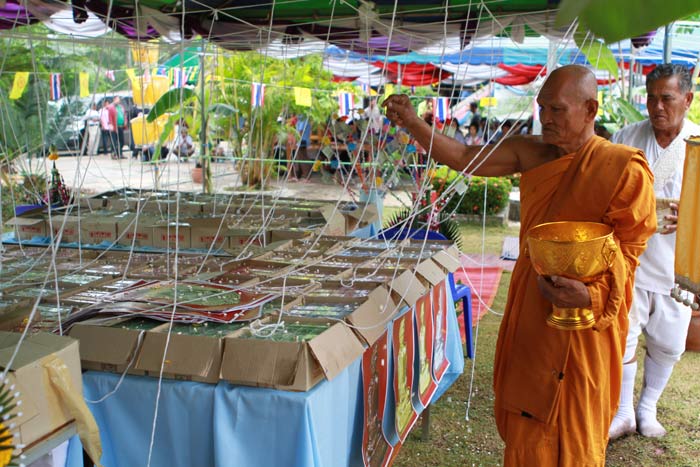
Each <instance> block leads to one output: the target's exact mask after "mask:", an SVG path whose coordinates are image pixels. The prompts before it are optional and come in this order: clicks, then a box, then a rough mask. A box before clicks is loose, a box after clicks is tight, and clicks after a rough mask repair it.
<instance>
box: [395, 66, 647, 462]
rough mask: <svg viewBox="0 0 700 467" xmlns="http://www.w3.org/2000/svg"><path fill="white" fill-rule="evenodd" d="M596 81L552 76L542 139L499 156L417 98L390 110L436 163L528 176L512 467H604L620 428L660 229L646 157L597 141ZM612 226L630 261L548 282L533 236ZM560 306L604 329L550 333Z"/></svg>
mask: <svg viewBox="0 0 700 467" xmlns="http://www.w3.org/2000/svg"><path fill="white" fill-rule="evenodd" d="M596 95H597V85H596V80H595V76H594V75H593V74H592V73H591V72H590V71H589V70H588V69H586V68H585V67H581V66H577V65H569V66H565V67H562V68H559V69H557V70H555V71H554V72H552V73H551V75H550V76H549V77H548V78H547V81H546V82H545V84H544V85H543V87H542V90H541V91H540V94H539V96H538V98H537V102H538V104H539V106H540V121H541V123H542V136H541V137H538V136H514V137H510V138H507V139H505V140H503V141H502V142H501V144H499V145H498V146H493V145H487V146H484V147H482V146H463V145H461V144H459V143H458V142H456V141H455V140H452V139H450V138H448V137H446V136H443V135H439V134H434V135H433V134H432V129H431V128H429V127H428V126H427V125H424V124H422V123H421V120H420V119H419V118H417V116H415V112H414V111H413V109H412V106H411V104H410V101H409V100H408V97H407V96H404V95H401V96H397V95H395V96H390V97H389V98H387V100H386V101H385V103H384V105H385V106H386V108H387V116H388V117H389V119H391V120H392V121H393V122H394V123H396V124H398V125H401V126H404V127H406V129H407V130H408V131H410V132H411V133H412V134H413V136H414V137H415V138H416V139H417V140H418V141H419V142H420V143H421V144H423V145H424V146H425V147H430V148H431V155H432V157H433V158H434V159H435V160H437V161H438V162H442V163H444V164H447V165H449V166H450V167H452V168H454V169H456V170H464V169H465V168H466V169H467V170H468V171H469V172H471V173H474V174H476V175H482V176H502V175H508V174H512V173H516V172H520V173H522V178H521V184H520V190H521V242H520V245H521V253H520V257H519V259H518V261H517V263H516V266H515V270H514V271H513V276H512V278H511V284H510V289H509V291H508V302H507V304H506V310H505V315H504V317H503V320H502V322H501V327H500V330H499V336H498V343H497V347H496V362H495V368H494V391H495V395H496V401H495V415H496V423H497V426H498V430H499V433H500V435H501V437H502V438H503V440H504V441H505V444H506V448H505V453H504V465H505V466H506V467H513V466H524V467H530V466H538V467H548V466H577V467H583V466H591V467H592V466H601V467H602V466H604V465H605V448H606V445H607V436H608V427H609V426H610V421H611V420H612V417H613V416H614V414H615V411H616V410H617V404H618V396H619V393H620V386H621V381H622V356H623V354H624V349H625V336H626V334H627V314H628V311H629V306H630V303H631V298H632V287H633V283H634V271H635V268H636V267H637V264H638V260H637V258H638V257H639V255H640V254H641V253H642V252H643V251H644V248H645V247H646V241H647V239H648V238H649V237H650V236H651V235H652V234H653V233H654V230H655V228H656V215H655V212H654V211H655V199H654V192H653V176H652V174H651V171H650V170H649V167H648V166H647V163H646V161H645V159H644V157H643V154H642V153H641V152H640V151H639V150H637V149H634V148H631V147H628V146H623V145H616V144H612V143H609V142H608V141H607V140H605V139H603V138H600V137H598V136H595V133H594V121H595V116H596V113H597V111H598V102H597V100H596ZM562 220H571V221H592V222H603V223H605V224H608V225H611V226H612V227H613V229H614V235H615V240H616V242H617V244H618V246H619V247H620V252H619V253H621V254H619V253H618V254H617V255H616V257H615V261H614V263H613V266H612V267H611V268H610V270H609V271H608V272H607V273H606V274H605V275H603V276H602V277H601V278H600V279H599V280H597V281H596V282H593V283H591V284H588V285H586V284H584V283H582V282H580V281H576V280H571V279H567V278H563V277H557V276H552V277H542V276H538V275H537V273H536V272H535V271H534V269H533V268H532V264H531V263H530V259H529V258H528V256H527V253H526V251H525V249H524V247H525V243H526V242H525V238H524V237H525V234H526V233H527V231H528V230H529V229H530V228H531V227H534V226H535V225H537V224H541V223H543V222H552V221H562ZM552 304H553V305H556V306H559V307H570V308H591V309H593V312H594V315H595V317H596V323H595V326H594V327H593V328H592V329H584V330H578V331H562V330H558V329H555V328H552V327H549V326H548V325H547V324H546V318H547V315H548V314H549V313H550V312H551V309H552Z"/></svg>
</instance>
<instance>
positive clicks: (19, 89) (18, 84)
mask: <svg viewBox="0 0 700 467" xmlns="http://www.w3.org/2000/svg"><path fill="white" fill-rule="evenodd" d="M28 82H29V72H28V71H18V72H17V73H15V80H14V82H13V83H12V90H11V91H10V99H19V98H20V97H22V94H23V93H24V89H25V88H26V87H27V83H28Z"/></svg>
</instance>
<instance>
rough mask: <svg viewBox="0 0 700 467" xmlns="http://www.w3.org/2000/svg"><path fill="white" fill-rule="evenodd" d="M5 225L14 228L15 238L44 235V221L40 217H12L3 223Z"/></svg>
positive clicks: (24, 238)
mask: <svg viewBox="0 0 700 467" xmlns="http://www.w3.org/2000/svg"><path fill="white" fill-rule="evenodd" d="M5 226H7V227H10V228H11V229H12V230H14V232H15V238H16V239H17V240H19V241H27V240H31V239H32V237H36V236H40V237H45V236H46V230H47V229H46V222H45V221H44V219H42V218H31V217H13V218H12V219H10V220H9V221H7V222H6V223H5Z"/></svg>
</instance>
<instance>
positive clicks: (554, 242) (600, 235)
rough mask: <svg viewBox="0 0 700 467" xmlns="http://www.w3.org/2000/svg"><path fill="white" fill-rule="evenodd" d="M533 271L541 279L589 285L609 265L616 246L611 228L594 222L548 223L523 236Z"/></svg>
mask: <svg viewBox="0 0 700 467" xmlns="http://www.w3.org/2000/svg"><path fill="white" fill-rule="evenodd" d="M527 246H528V252H529V255H530V261H531V262H532V265H533V267H534V268H535V271H537V273H538V274H540V275H542V276H564V277H568V278H569V279H576V280H580V281H582V282H591V281H592V280H594V279H595V278H596V277H597V276H599V275H600V274H602V273H603V272H605V271H606V270H607V269H608V268H609V267H610V264H611V263H612V260H613V257H614V254H615V250H616V249H617V248H616V245H615V241H614V240H613V229H612V227H611V226H609V225H606V224H600V223H597V222H573V221H564V222H549V223H546V224H540V225H537V226H535V227H533V228H532V229H530V230H529V231H528V233H527Z"/></svg>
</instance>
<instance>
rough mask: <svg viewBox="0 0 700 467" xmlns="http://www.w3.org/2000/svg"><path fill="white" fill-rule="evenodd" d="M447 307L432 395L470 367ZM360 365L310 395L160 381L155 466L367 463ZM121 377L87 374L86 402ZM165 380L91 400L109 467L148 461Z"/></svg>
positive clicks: (129, 382) (137, 381)
mask: <svg viewBox="0 0 700 467" xmlns="http://www.w3.org/2000/svg"><path fill="white" fill-rule="evenodd" d="M448 291H449V287H448ZM448 293H449V292H448ZM448 304H449V310H448V313H447V315H448V336H447V356H448V358H449V360H450V367H449V369H448V371H447V373H446V374H445V376H444V377H443V380H442V381H441V383H440V386H439V388H438V390H437V392H436V394H435V396H434V398H433V401H435V400H437V399H438V398H439V397H440V396H441V395H442V394H443V393H444V392H445V391H446V390H447V389H448V388H449V387H450V386H451V385H452V383H454V381H455V380H456V379H457V378H458V377H459V375H460V374H462V372H463V371H464V352H463V348H462V344H461V339H460V334H459V327H458V325H457V317H456V315H455V313H454V303H453V302H452V300H448ZM361 362H362V358H358V359H357V360H356V361H355V362H353V363H352V364H351V365H350V366H348V367H347V368H346V369H345V370H344V371H343V372H342V373H340V375H338V376H337V377H335V378H334V379H333V380H332V381H325V380H324V381H323V382H321V383H319V384H318V385H317V386H315V387H314V388H313V389H311V390H309V391H307V392H288V391H279V390H275V389H264V388H254V387H247V386H237V385H233V384H230V383H227V382H224V381H220V382H219V383H218V384H204V383H195V382H189V381H175V380H169V379H163V380H162V381H161V387H160V398H159V400H158V401H157V402H158V403H157V408H158V417H157V418H156V427H155V436H154V438H153V449H152V452H151V459H150V466H153V467H160V466H163V467H180V466H181V467H191V466H217V467H233V466H237V467H240V466H245V467H273V466H274V467H276V466H280V467H282V466H284V467H327V466H333V467H336V466H353V467H354V466H361V465H362V458H361V446H362V429H363V424H364V420H363V411H362V408H363V405H362V404H363V401H362V398H363V396H362V379H361ZM119 377H120V375H117V374H111V373H101V372H92V371H91V372H87V373H85V374H84V375H83V383H84V394H85V397H86V399H88V400H97V399H99V398H101V397H102V396H104V395H105V394H107V393H108V392H110V391H112V390H113V389H114V388H115V387H116V385H117V384H118V381H119ZM158 386H159V383H158V379H157V378H151V377H139V376H126V377H125V378H124V381H123V382H122V384H121V385H120V387H119V389H118V391H117V392H116V393H115V394H113V395H112V396H110V397H108V398H107V399H106V400H105V401H104V402H101V403H98V404H90V403H89V404H88V406H89V407H90V408H91V410H92V413H93V414H94V416H95V419H96V421H97V424H98V425H99V427H100V432H101V438H102V447H103V450H104V452H103V457H102V464H103V465H104V466H105V467H135V466H146V465H149V464H148V462H149V454H148V453H149V446H150V444H151V432H152V429H153V419H154V413H155V409H156V394H157V392H158ZM70 465H71V467H73V465H74V464H70ZM76 467H77V466H76Z"/></svg>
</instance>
